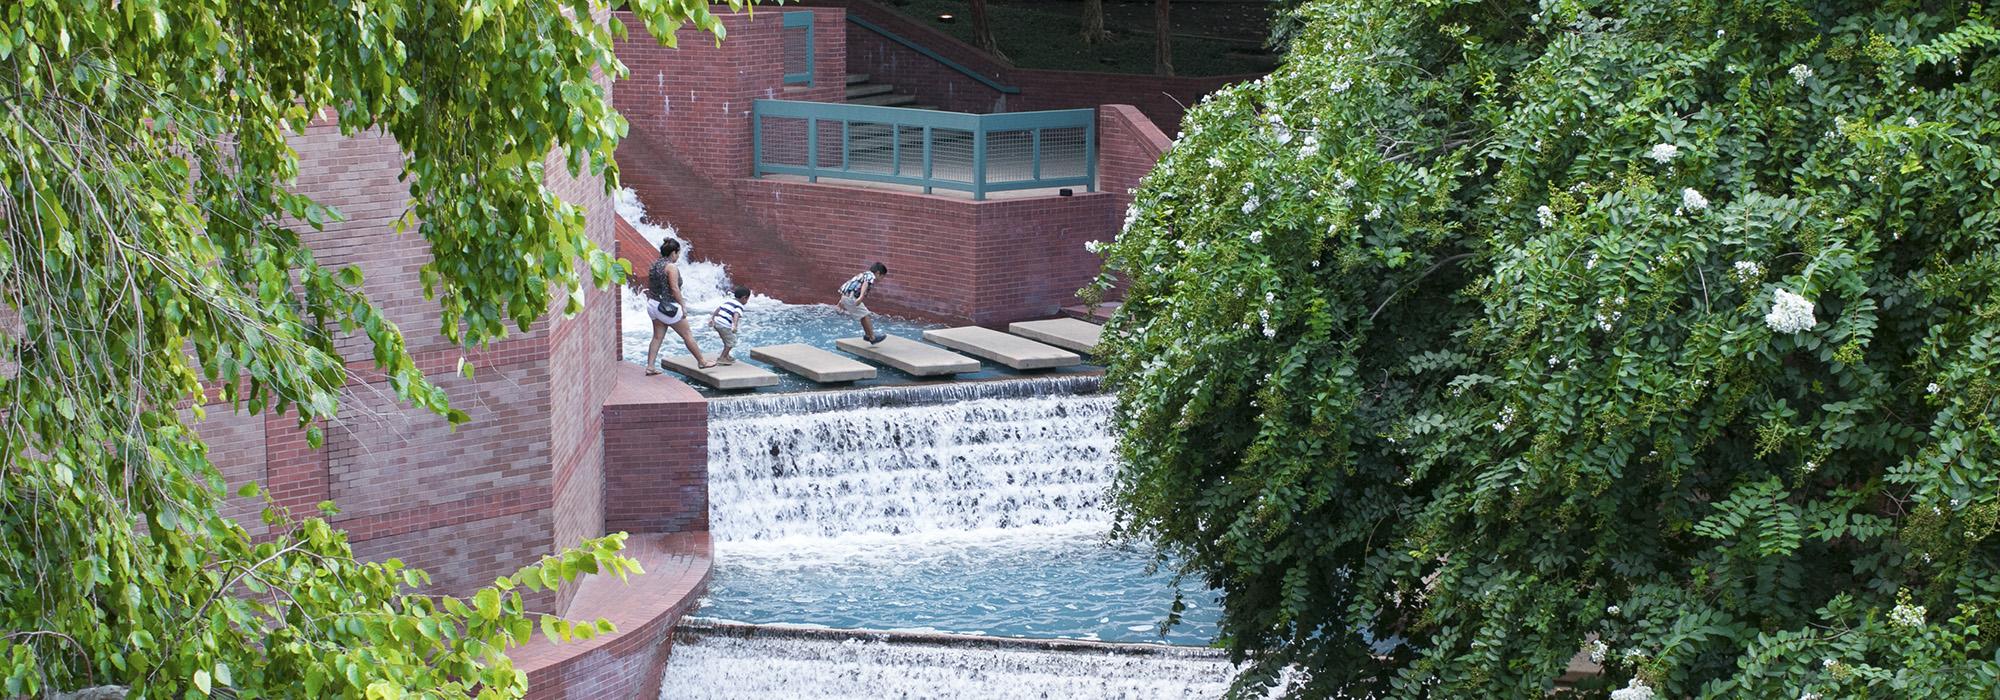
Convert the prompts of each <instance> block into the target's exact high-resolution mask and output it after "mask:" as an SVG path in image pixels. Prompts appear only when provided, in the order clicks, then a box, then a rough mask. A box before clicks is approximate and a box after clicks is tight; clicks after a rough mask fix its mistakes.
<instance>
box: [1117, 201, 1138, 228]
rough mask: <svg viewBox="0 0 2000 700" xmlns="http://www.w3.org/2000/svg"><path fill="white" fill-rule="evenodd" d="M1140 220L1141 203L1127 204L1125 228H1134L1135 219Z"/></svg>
mask: <svg viewBox="0 0 2000 700" xmlns="http://www.w3.org/2000/svg"><path fill="white" fill-rule="evenodd" d="M1138 220H1139V205H1137V204H1131V205H1126V207H1125V226H1124V228H1132V222H1135V221H1138ZM1120 230H1124V229H1120Z"/></svg>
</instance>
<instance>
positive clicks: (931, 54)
mask: <svg viewBox="0 0 2000 700" xmlns="http://www.w3.org/2000/svg"><path fill="white" fill-rule="evenodd" d="M847 21H848V22H851V23H853V24H854V26H857V27H860V28H862V29H866V30H868V31H871V32H874V33H876V34H880V35H882V38H884V39H888V40H890V41H893V42H896V43H898V44H902V45H903V47H904V48H907V49H909V50H911V51H915V52H917V53H920V54H923V55H924V57H925V58H928V59H930V60H933V61H937V62H938V64H939V65H942V66H944V67H946V68H950V69H952V70H954V71H957V72H959V73H962V74H964V75H965V77H968V78H971V79H973V80H976V81H979V84H981V85H985V86H986V87H990V88H993V89H994V90H998V91H999V92H1000V93H1001V94H1006V95H1018V94H1020V93H1021V88H1018V87H1014V86H1012V85H1002V84H1000V82H999V81H997V80H994V79H992V78H989V77H986V76H985V75H983V74H981V73H980V72H978V71H975V70H973V69H971V68H967V67H965V64H962V63H959V62H957V61H954V60H951V59H949V58H945V57H944V56H943V55H940V54H939V53H938V52H936V51H932V50H930V48H929V47H927V46H924V45H923V44H919V43H917V42H914V41H910V40H909V39H906V38H904V37H903V35H901V34H897V33H895V32H892V31H889V30H888V29H885V28H883V26H882V25H879V24H876V23H874V22H870V21H868V20H865V19H862V18H860V17H856V16H854V15H853V14H849V15H847Z"/></svg>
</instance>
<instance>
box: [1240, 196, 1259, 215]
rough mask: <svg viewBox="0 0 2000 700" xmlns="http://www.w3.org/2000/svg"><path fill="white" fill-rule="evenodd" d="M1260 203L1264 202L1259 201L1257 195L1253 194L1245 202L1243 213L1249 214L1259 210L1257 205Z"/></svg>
mask: <svg viewBox="0 0 2000 700" xmlns="http://www.w3.org/2000/svg"><path fill="white" fill-rule="evenodd" d="M1259 204H1263V202H1261V201H1258V199H1257V196H1256V195H1251V196H1250V199H1248V200H1246V201H1244V202H1243V213H1245V214H1248V213H1250V212H1253V211H1257V205H1259Z"/></svg>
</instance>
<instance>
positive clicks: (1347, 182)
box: [1340, 173, 1356, 192]
mask: <svg viewBox="0 0 2000 700" xmlns="http://www.w3.org/2000/svg"><path fill="white" fill-rule="evenodd" d="M1355 184H1356V183H1355V182H1354V178H1351V177H1348V176H1347V174H1346V173H1341V174H1340V191H1342V192H1346V191H1348V190H1351V189H1354V185H1355Z"/></svg>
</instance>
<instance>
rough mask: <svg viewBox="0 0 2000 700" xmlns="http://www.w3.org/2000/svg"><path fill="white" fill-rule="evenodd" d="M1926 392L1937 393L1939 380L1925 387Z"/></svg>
mask: <svg viewBox="0 0 2000 700" xmlns="http://www.w3.org/2000/svg"><path fill="white" fill-rule="evenodd" d="M1924 393H1926V394H1935V393H1938V385H1937V382H1931V385H1930V386H1927V387H1924Z"/></svg>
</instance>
